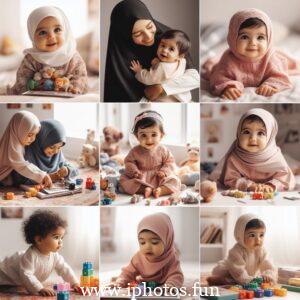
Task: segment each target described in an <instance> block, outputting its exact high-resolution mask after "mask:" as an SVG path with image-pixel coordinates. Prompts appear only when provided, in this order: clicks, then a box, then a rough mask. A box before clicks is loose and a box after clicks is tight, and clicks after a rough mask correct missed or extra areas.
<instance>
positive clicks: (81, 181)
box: [75, 178, 83, 185]
mask: <svg viewBox="0 0 300 300" xmlns="http://www.w3.org/2000/svg"><path fill="white" fill-rule="evenodd" d="M75 182H76V185H81V184H82V183H83V179H82V178H77V179H76V180H75Z"/></svg>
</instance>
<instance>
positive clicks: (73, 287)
mask: <svg viewBox="0 0 300 300" xmlns="http://www.w3.org/2000/svg"><path fill="white" fill-rule="evenodd" d="M72 289H73V290H74V292H76V293H80V292H81V289H80V285H79V284H78V283H74V284H73V285H72Z"/></svg>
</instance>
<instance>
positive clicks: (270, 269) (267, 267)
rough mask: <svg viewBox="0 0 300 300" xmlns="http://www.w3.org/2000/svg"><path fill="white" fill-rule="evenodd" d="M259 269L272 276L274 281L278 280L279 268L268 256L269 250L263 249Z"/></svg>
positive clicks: (263, 273) (262, 272)
mask: <svg viewBox="0 0 300 300" xmlns="http://www.w3.org/2000/svg"><path fill="white" fill-rule="evenodd" d="M259 269H260V272H261V274H262V275H266V276H270V277H271V279H272V281H273V283H276V282H277V269H276V268H275V266H274V265H273V264H272V263H271V261H270V260H269V258H268V255H267V252H266V250H265V249H263V253H262V258H261V262H260V265H259Z"/></svg>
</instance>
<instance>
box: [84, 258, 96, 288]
mask: <svg viewBox="0 0 300 300" xmlns="http://www.w3.org/2000/svg"><path fill="white" fill-rule="evenodd" d="M80 286H81V287H85V288H87V287H96V288H99V278H98V277H96V276H94V269H93V264H92V263H91V262H84V263H83V265H82V274H81V276H80Z"/></svg>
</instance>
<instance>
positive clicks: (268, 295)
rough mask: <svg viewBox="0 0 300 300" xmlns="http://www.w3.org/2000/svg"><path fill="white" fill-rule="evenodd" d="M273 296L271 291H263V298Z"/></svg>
mask: <svg viewBox="0 0 300 300" xmlns="http://www.w3.org/2000/svg"><path fill="white" fill-rule="evenodd" d="M273 295H274V293H273V291H272V290H271V289H266V290H265V291H264V296H265V297H273Z"/></svg>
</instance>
